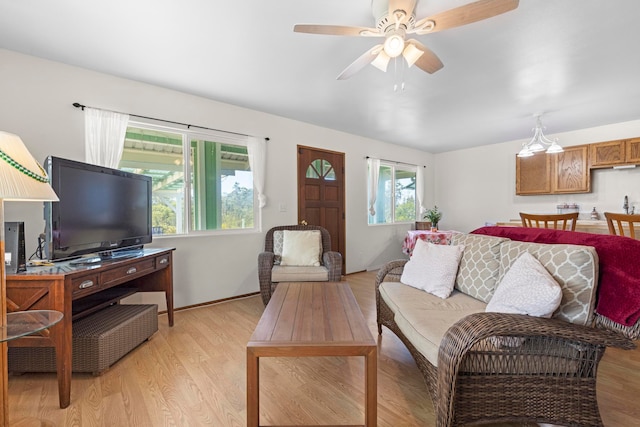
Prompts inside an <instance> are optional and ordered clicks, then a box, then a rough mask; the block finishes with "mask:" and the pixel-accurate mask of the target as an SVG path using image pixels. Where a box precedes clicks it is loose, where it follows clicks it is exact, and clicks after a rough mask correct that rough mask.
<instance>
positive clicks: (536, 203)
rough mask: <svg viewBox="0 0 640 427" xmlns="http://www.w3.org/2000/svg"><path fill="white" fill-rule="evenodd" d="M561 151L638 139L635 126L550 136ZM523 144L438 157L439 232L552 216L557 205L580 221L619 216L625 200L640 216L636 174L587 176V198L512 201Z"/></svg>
mask: <svg viewBox="0 0 640 427" xmlns="http://www.w3.org/2000/svg"><path fill="white" fill-rule="evenodd" d="M547 136H548V137H550V138H556V137H557V138H558V140H559V143H560V144H561V145H563V146H571V145H579V144H588V143H593V142H601V141H609V140H614V139H622V138H630V137H637V136H640V120H635V121H631V122H625V123H618V124H614V125H608V126H600V127H595V128H590V129H582V130H578V131H574V132H566V133H559V134H555V135H553V134H549V135H547ZM522 142H523V140H518V141H511V142H505V143H501V144H494V145H487V146H483V147H477V148H472V149H466V150H459V151H451V152H448V153H442V154H437V155H436V156H435V158H436V168H435V202H436V203H437V204H438V206H439V207H441V208H442V211H443V212H444V214H443V219H442V222H441V228H452V229H456V230H460V231H471V230H473V229H475V228H478V227H481V226H483V225H484V224H485V222H499V221H506V220H509V219H517V218H519V214H518V213H519V212H521V211H522V212H535V213H555V212H556V205H558V204H561V203H564V202H567V203H577V204H578V205H579V206H580V218H585V219H587V218H589V214H590V212H591V210H592V209H593V208H594V207H595V208H596V210H597V211H598V212H599V213H600V215H601V218H602V213H603V212H605V211H613V212H622V203H623V199H624V196H625V195H628V196H629V203H630V204H633V205H635V207H636V212H638V211H639V210H640V168H636V169H625V170H614V169H600V170H594V171H592V173H591V193H586V194H565V195H544V196H516V195H515V193H516V189H515V158H516V156H515V155H516V153H517V152H518V150H519V149H520V148H521V145H522Z"/></svg>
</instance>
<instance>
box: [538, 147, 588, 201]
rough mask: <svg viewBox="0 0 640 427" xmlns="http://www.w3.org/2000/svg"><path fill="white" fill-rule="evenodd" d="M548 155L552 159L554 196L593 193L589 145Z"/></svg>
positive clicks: (569, 148)
mask: <svg viewBox="0 0 640 427" xmlns="http://www.w3.org/2000/svg"><path fill="white" fill-rule="evenodd" d="M548 155H549V156H551V157H552V162H551V163H552V168H551V172H552V178H553V180H552V183H551V184H552V185H551V191H552V193H553V194H566V193H588V192H589V191H591V173H590V170H589V146H588V145H576V146H573V147H566V148H565V149H564V151H563V152H562V153H557V154H548Z"/></svg>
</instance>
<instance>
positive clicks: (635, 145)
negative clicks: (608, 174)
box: [589, 138, 640, 169]
mask: <svg viewBox="0 0 640 427" xmlns="http://www.w3.org/2000/svg"><path fill="white" fill-rule="evenodd" d="M589 147H590V153H589V162H590V167H591V168H592V169H598V168H608V167H614V166H625V165H635V164H640V138H631V139H619V140H616V141H605V142H598V143H595V144H590V145H589Z"/></svg>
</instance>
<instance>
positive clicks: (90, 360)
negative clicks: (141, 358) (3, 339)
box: [9, 304, 158, 374]
mask: <svg viewBox="0 0 640 427" xmlns="http://www.w3.org/2000/svg"><path fill="white" fill-rule="evenodd" d="M157 330H158V306H157V305H155V304H131V305H128V304H116V305H112V306H110V307H107V308H105V309H103V310H100V311H98V312H96V313H94V314H92V315H90V316H87V317H84V318H82V319H80V320H77V321H75V322H73V359H72V371H73V372H90V373H93V374H99V373H100V372H102V371H104V370H105V369H107V368H109V367H110V366H111V365H113V364H114V363H115V362H117V361H118V360H119V359H120V358H122V357H123V356H124V355H126V354H127V353H129V352H130V351H131V350H133V349H134V348H136V347H137V346H138V345H140V344H141V343H142V342H144V341H145V340H147V339H148V338H149V337H150V336H151V335H153V334H154V333H155V332H156V331H157ZM9 372H56V358H55V351H54V349H53V348H52V347H11V348H9Z"/></svg>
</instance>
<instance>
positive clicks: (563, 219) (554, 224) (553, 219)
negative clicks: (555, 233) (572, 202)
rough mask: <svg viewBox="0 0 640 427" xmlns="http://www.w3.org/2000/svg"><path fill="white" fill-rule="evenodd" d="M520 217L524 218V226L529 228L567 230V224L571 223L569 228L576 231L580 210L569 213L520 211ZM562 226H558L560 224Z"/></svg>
mask: <svg viewBox="0 0 640 427" xmlns="http://www.w3.org/2000/svg"><path fill="white" fill-rule="evenodd" d="M520 219H521V220H522V226H523V227H528V228H554V229H556V230H567V225H568V224H569V223H570V226H569V227H570V228H569V230H571V231H576V222H577V221H578V212H572V213H567V214H548V215H542V214H529V213H524V212H520ZM559 225H560V226H561V227H562V228H558V226H559Z"/></svg>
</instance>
